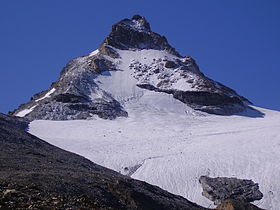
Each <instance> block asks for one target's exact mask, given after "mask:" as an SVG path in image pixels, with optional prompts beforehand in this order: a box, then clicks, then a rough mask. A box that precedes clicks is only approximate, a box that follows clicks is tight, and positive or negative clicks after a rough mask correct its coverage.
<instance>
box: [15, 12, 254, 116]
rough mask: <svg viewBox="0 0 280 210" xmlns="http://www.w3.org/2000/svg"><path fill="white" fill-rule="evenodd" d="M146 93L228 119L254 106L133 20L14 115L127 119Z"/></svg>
mask: <svg viewBox="0 0 280 210" xmlns="http://www.w3.org/2000/svg"><path fill="white" fill-rule="evenodd" d="M148 91H153V92H156V93H162V94H167V95H171V96H172V97H173V98H174V99H175V100H178V101H180V102H181V103H184V104H185V106H186V107H188V108H191V109H193V110H194V112H206V113H210V114H218V115H230V114H235V113H240V112H243V111H246V110H247V109H251V108H249V106H247V104H248V103H250V102H249V101H248V100H247V99H246V98H244V97H242V96H240V95H238V94H237V93H236V92H235V91H234V90H232V89H230V88H228V87H226V86H225V85H223V84H221V83H219V82H216V81H214V80H212V79H210V78H208V77H206V76H205V75H204V74H203V73H202V72H201V71H200V69H199V67H198V65H197V64H196V62H195V60H194V59H193V58H192V57H190V56H185V57H183V56H181V55H180V54H179V53H178V52H177V51H176V50H175V48H173V47H172V46H171V45H170V44H169V43H168V41H167V39H166V38H165V37H164V36H161V35H160V34H157V33H155V32H153V31H152V29H151V26H150V24H149V23H148V22H147V20H146V19H145V18H144V17H142V16H140V15H134V16H133V17H132V18H131V19H123V20H121V21H120V22H118V23H116V24H114V25H113V26H112V31H111V33H110V34H109V35H108V37H106V38H105V40H104V41H103V42H102V44H101V45H100V47H99V48H98V49H97V50H95V51H93V52H91V53H89V54H87V55H85V56H81V57H78V58H75V59H73V60H71V61H70V62H69V63H68V64H67V65H66V66H65V67H64V68H63V69H62V71H61V74H60V77H59V79H58V80H57V81H56V82H54V83H53V84H52V85H51V87H50V88H49V89H48V90H46V91H42V92H40V93H37V94H35V95H34V96H33V97H32V98H31V100H30V101H29V102H28V103H26V104H22V105H20V107H19V108H18V109H16V110H14V111H12V112H10V114H12V115H15V116H19V117H26V118H27V119H29V120H35V119H48V120H71V119H89V118H92V117H93V116H99V117H100V118H104V119H115V118H117V117H127V116H128V114H129V113H128V111H127V110H126V105H127V104H128V103H137V101H138V100H139V98H141V96H142V95H143V94H144V93H145V92H148Z"/></svg>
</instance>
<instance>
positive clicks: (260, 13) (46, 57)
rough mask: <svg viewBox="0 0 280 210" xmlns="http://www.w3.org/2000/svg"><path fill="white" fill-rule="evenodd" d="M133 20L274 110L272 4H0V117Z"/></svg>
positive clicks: (49, 0)
mask: <svg viewBox="0 0 280 210" xmlns="http://www.w3.org/2000/svg"><path fill="white" fill-rule="evenodd" d="M133 14H140V15H143V16H145V17H146V19H147V20H148V21H149V22H150V24H151V27H152V30H153V31H155V32H158V33H160V34H162V35H165V36H166V37H167V39H168V41H169V43H170V44H171V45H172V46H173V47H175V48H176V49H177V50H178V51H179V52H180V53H181V54H182V55H191V56H192V57H193V58H194V59H195V60H196V61H197V63H198V65H199V66H200V69H201V71H202V72H204V73H205V74H206V75H207V76H209V77H210V78H212V79H214V80H217V81H219V82H222V83H224V84H225V85H228V86H229V87H231V88H233V89H235V90H236V91H237V92H238V93H240V94H241V95H243V96H245V97H247V98H248V99H249V100H251V101H252V102H253V103H254V104H256V105H258V106H262V107H266V108H270V109H276V110H280V94H279V91H280V82H279V78H280V68H279V66H280V65H279V61H280V1H278V0H269V1H266V0H235V1H224V0H211V1H210V0H195V1H194V0H193V1H189V0H173V1H159V0H158V1H152V0H141V1H128V0H122V1H114V0H111V1H93V0H91V1H90V0H75V1H74V0H59V1H58V0H40V1H39V0H24V1H23V0H1V1H0V30H1V31H0V34H1V35H0V62H1V68H0V69H1V76H0V98H1V100H0V112H4V113H6V112H8V111H9V110H12V109H14V108H16V107H17V106H18V105H19V104H21V103H24V102H27V101H28V100H29V99H30V97H31V96H32V95H33V94H35V93H37V92H40V91H42V90H45V89H47V88H48V87H49V86H50V84H51V82H54V81H55V80H56V79H57V78H58V76H59V73H60V71H61V69H62V68H63V66H64V65H65V64H66V63H67V62H68V61H69V60H70V59H72V58H74V57H78V56H81V55H84V54H87V53H88V52H91V51H93V50H95V49H96V48H98V46H99V45H100V43H101V42H102V41H103V39H104V38H105V37H106V35H108V34H109V32H110V29H111V25H112V24H114V23H116V22H118V21H119V20H121V19H123V18H126V17H131V16H132V15H133Z"/></svg>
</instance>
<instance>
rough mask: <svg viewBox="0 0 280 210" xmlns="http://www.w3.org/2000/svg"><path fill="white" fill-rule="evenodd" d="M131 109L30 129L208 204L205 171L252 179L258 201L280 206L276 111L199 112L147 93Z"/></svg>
mask: <svg viewBox="0 0 280 210" xmlns="http://www.w3.org/2000/svg"><path fill="white" fill-rule="evenodd" d="M155 99H157V100H156V103H155ZM255 108H257V107H255ZM126 109H127V110H128V112H129V117H128V118H118V119H116V120H103V119H100V118H95V119H92V120H76V121H41V120H40V121H33V122H32V123H31V124H30V129H29V132H30V133H32V134H34V135H36V136H38V137H40V138H42V139H44V140H46V141H48V142H49V143H51V144H54V145H56V146H58V147H61V148H63V149H66V150H69V151H72V152H75V153H77V154H80V155H82V156H85V157H86V158H88V159H90V160H92V161H93V162H95V163H98V164H100V165H102V166H105V167H108V168H111V169H114V170H116V171H120V172H121V173H123V174H127V175H130V176H132V177H133V178H136V179H140V180H144V181H146V182H148V183H151V184H155V185H158V186H160V187H162V188H163V189H166V190H168V191H169V192H172V193H175V194H179V195H182V196H184V197H186V198H187V199H189V200H191V201H194V202H196V203H198V204H201V205H204V206H206V207H208V206H210V205H211V202H210V201H208V200H207V199H206V198H204V197H203V196H202V195H201V192H202V189H201V186H200V184H199V183H198V178H199V177H200V176H201V175H208V176H213V177H215V176H227V177H238V178H246V179H252V180H253V181H255V182H257V183H259V184H260V190H261V191H262V192H263V194H264V198H263V199H262V200H261V201H258V202H256V203H255V204H257V205H258V206H260V207H263V208H266V209H274V210H276V209H279V208H280V204H279V203H280V182H279V179H278V177H279V175H280V162H279V160H280V153H279V149H280V131H279V130H280V113H279V112H276V111H271V110H266V109H261V108H257V109H259V110H260V111H262V112H264V113H265V117H264V118H252V117H246V116H241V115H240V116H237V115H236V116H227V117H225V116H215V115H205V114H201V115H200V114H199V113H197V112H192V111H191V109H188V108H187V107H186V106H185V105H184V104H182V103H180V102H178V101H175V100H174V99H173V98H172V97H171V96H170V95H167V94H164V93H161V94H160V95H158V93H157V94H155V93H153V92H149V91H144V92H143V95H142V96H141V97H140V98H139V99H137V103H135V101H134V102H129V103H127V104H126ZM183 113H184V114H183ZM185 113H187V114H185ZM212 207H213V206H212Z"/></svg>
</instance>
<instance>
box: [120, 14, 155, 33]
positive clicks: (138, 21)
mask: <svg viewBox="0 0 280 210" xmlns="http://www.w3.org/2000/svg"><path fill="white" fill-rule="evenodd" d="M118 24H124V25H126V26H127V27H129V28H131V29H132V30H135V31H140V32H151V27H150V24H149V22H148V21H147V20H146V19H145V17H143V16H141V15H133V17H132V18H131V19H128V18H126V19H123V20H122V21H120V22H119V23H118Z"/></svg>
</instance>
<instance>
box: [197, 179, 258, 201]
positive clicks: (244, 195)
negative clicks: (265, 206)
mask: <svg viewBox="0 0 280 210" xmlns="http://www.w3.org/2000/svg"><path fill="white" fill-rule="evenodd" d="M199 182H200V184H201V186H202V189H203V192H202V195H203V196H205V197H206V198H208V199H209V200H211V201H213V202H214V204H215V205H220V204H222V203H223V205H225V201H227V200H233V201H231V203H236V201H240V202H243V203H250V202H253V201H256V200H260V199H262V197H263V194H262V193H261V191H260V190H259V186H258V184H256V183H254V182H253V181H252V180H246V179H237V178H228V177H216V178H210V177H207V176H201V177H200V178H199ZM234 201H235V202H234ZM227 202H228V203H229V201H227Z"/></svg>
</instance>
